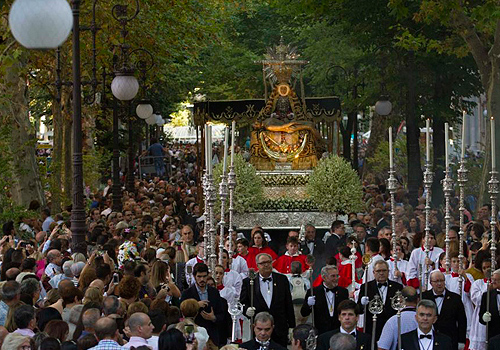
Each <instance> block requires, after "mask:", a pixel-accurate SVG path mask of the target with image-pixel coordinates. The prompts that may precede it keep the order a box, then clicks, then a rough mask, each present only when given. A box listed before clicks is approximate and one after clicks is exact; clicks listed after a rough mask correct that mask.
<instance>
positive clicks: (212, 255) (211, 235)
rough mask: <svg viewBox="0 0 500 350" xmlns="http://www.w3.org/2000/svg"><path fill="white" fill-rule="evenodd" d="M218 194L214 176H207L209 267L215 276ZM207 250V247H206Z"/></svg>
mask: <svg viewBox="0 0 500 350" xmlns="http://www.w3.org/2000/svg"><path fill="white" fill-rule="evenodd" d="M216 196H217V193H216V191H215V185H214V178H213V175H212V174H209V175H208V176H207V206H208V209H207V212H208V221H209V231H208V241H209V245H208V250H207V255H208V267H209V269H210V273H211V274H212V275H213V274H214V273H215V265H216V263H217V254H216V243H215V235H216V233H217V228H216V225H215V212H214V206H215V200H216ZM205 249H207V247H205Z"/></svg>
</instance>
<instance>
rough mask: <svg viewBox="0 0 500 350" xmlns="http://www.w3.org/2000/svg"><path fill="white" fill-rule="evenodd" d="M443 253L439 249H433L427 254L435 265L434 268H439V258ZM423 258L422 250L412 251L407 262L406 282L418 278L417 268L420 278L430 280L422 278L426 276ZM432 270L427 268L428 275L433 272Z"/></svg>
mask: <svg viewBox="0 0 500 350" xmlns="http://www.w3.org/2000/svg"><path fill="white" fill-rule="evenodd" d="M443 252H444V250H443V249H441V248H439V247H434V249H433V250H431V251H430V252H429V259H431V260H432V261H433V262H434V264H435V265H434V268H437V267H438V266H439V256H440V255H441V253H443ZM425 258H426V254H425V250H424V249H422V248H421V247H419V248H416V249H413V251H412V252H411V255H410V260H409V261H408V268H407V271H408V276H407V277H406V280H411V279H413V278H418V277H419V275H418V271H419V266H420V269H421V273H422V277H424V278H425V280H430V278H427V277H426V276H424V275H426V273H425V272H426V265H425ZM434 268H429V273H430V272H431V271H432V270H434Z"/></svg>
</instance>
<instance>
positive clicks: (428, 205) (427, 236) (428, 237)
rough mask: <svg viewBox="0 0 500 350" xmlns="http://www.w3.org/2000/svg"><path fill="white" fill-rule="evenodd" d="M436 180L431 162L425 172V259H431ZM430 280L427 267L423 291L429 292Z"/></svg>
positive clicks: (427, 267)
mask: <svg viewBox="0 0 500 350" xmlns="http://www.w3.org/2000/svg"><path fill="white" fill-rule="evenodd" d="M433 178H434V173H433V172H432V171H431V164H430V162H426V163H425V172H424V188H425V191H426V195H425V257H426V258H427V259H428V258H429V253H430V249H431V248H430V240H431V226H430V217H431V186H432V180H433ZM428 278H429V265H427V264H426V265H425V277H424V278H423V279H424V283H423V285H422V286H421V289H422V291H425V290H427V283H428Z"/></svg>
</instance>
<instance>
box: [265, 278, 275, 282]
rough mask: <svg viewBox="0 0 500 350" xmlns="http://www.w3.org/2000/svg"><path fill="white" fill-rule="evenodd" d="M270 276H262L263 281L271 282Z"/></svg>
mask: <svg viewBox="0 0 500 350" xmlns="http://www.w3.org/2000/svg"><path fill="white" fill-rule="evenodd" d="M272 280H273V279H272V278H271V277H265V278H262V281H263V282H272Z"/></svg>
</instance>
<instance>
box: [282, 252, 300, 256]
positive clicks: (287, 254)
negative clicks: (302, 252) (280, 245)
mask: <svg viewBox="0 0 500 350" xmlns="http://www.w3.org/2000/svg"><path fill="white" fill-rule="evenodd" d="M285 255H286V256H291V257H294V256H299V253H295V254H293V255H290V253H289V252H288V251H287V252H286V253H285Z"/></svg>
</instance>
